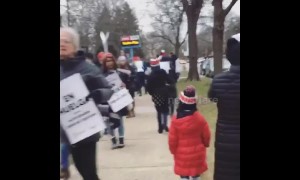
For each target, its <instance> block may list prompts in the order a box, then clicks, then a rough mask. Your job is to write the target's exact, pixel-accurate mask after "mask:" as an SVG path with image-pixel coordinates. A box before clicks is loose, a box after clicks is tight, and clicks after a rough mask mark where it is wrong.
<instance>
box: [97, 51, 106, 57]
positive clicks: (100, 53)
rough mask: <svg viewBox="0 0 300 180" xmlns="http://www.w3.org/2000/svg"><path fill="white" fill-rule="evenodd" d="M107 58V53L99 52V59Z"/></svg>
mask: <svg viewBox="0 0 300 180" xmlns="http://www.w3.org/2000/svg"><path fill="white" fill-rule="evenodd" d="M104 56H105V52H99V53H98V54H97V57H98V59H102V58H103V57H104Z"/></svg>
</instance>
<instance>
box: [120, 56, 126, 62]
mask: <svg viewBox="0 0 300 180" xmlns="http://www.w3.org/2000/svg"><path fill="white" fill-rule="evenodd" d="M118 61H127V58H126V57H125V56H120V57H119V58H118Z"/></svg>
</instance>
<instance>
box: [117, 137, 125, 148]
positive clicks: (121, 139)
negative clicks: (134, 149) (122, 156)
mask: <svg viewBox="0 0 300 180" xmlns="http://www.w3.org/2000/svg"><path fill="white" fill-rule="evenodd" d="M123 147H125V144H124V137H120V138H119V145H118V148H123Z"/></svg>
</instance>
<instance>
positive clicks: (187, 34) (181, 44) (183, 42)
mask: <svg viewBox="0 0 300 180" xmlns="http://www.w3.org/2000/svg"><path fill="white" fill-rule="evenodd" d="M188 34H189V33H188V32H186V34H185V37H184V39H183V41H182V42H181V43H180V46H182V45H183V43H184V42H185V40H186V37H187V35H188Z"/></svg>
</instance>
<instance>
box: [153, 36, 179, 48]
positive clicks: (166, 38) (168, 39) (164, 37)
mask: <svg viewBox="0 0 300 180" xmlns="http://www.w3.org/2000/svg"><path fill="white" fill-rule="evenodd" d="M152 37H156V38H162V39H165V40H167V41H169V42H170V43H171V44H172V45H173V46H175V43H173V41H172V40H171V39H170V38H169V37H167V36H164V35H156V34H154V35H152Z"/></svg>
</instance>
